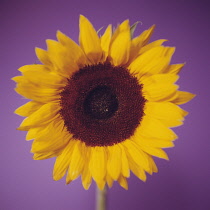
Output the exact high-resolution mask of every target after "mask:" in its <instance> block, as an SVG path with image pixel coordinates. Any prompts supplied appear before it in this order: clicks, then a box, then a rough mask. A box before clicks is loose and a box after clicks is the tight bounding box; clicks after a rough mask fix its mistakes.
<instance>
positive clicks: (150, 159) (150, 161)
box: [148, 155, 158, 173]
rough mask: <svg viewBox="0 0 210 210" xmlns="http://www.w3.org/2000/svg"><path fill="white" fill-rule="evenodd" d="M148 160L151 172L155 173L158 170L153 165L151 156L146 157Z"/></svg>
mask: <svg viewBox="0 0 210 210" xmlns="http://www.w3.org/2000/svg"><path fill="white" fill-rule="evenodd" d="M148 160H149V163H150V168H152V172H154V173H157V172H158V168H157V166H156V164H155V161H154V160H153V158H152V156H150V155H148Z"/></svg>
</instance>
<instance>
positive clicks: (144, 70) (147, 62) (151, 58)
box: [128, 46, 175, 77]
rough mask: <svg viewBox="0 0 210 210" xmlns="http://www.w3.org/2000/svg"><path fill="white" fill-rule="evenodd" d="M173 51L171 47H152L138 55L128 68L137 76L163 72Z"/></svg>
mask: <svg viewBox="0 0 210 210" xmlns="http://www.w3.org/2000/svg"><path fill="white" fill-rule="evenodd" d="M174 51H175V48H172V47H163V46H158V47H154V48H152V49H150V50H148V51H146V52H145V53H143V54H141V55H140V56H138V57H137V58H136V59H135V60H134V61H133V62H132V63H131V64H130V66H129V67H128V68H129V69H130V71H131V73H135V74H137V75H138V77H142V76H143V75H145V74H149V75H151V74H158V73H161V72H164V71H165V69H166V68H167V66H168V65H169V63H170V60H171V56H172V54H173V52H174Z"/></svg>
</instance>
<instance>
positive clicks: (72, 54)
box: [57, 31, 88, 68]
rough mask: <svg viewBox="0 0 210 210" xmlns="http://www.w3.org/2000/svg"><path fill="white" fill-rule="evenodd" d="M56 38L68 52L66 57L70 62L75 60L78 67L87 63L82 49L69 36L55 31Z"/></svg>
mask: <svg viewBox="0 0 210 210" xmlns="http://www.w3.org/2000/svg"><path fill="white" fill-rule="evenodd" d="M57 39H58V41H59V42H60V43H61V44H62V45H63V46H65V49H66V51H67V52H68V53H67V54H68V56H69V57H68V59H69V60H70V61H71V62H75V63H76V64H77V65H78V66H79V67H80V68H82V67H83V66H85V65H86V64H88V62H87V58H86V56H85V54H84V52H83V50H82V49H81V47H80V46H79V45H78V44H76V43H75V42H74V41H73V40H72V39H71V38H69V37H68V36H66V35H65V34H63V33H62V32H60V31H57Z"/></svg>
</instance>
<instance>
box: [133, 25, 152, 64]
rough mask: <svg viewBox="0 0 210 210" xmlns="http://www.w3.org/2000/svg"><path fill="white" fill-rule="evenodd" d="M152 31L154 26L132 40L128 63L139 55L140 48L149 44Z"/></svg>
mask: <svg viewBox="0 0 210 210" xmlns="http://www.w3.org/2000/svg"><path fill="white" fill-rule="evenodd" d="M154 29H155V25H153V26H151V27H150V28H149V29H148V30H145V31H144V32H143V33H141V34H140V35H139V36H138V37H136V38H134V39H132V41H131V48H130V59H129V61H130V62H131V61H132V60H133V59H135V58H136V57H137V56H138V55H139V53H140V50H141V48H142V47H143V46H144V45H146V44H147V43H148V42H149V40H150V37H151V36H152V34H153V31H154Z"/></svg>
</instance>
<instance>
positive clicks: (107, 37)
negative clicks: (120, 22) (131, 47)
mask: <svg viewBox="0 0 210 210" xmlns="http://www.w3.org/2000/svg"><path fill="white" fill-rule="evenodd" d="M111 37H112V25H109V26H108V27H107V29H106V31H105V32H104V34H103V35H102V37H101V48H102V50H103V52H104V53H103V54H104V55H103V60H104V61H105V60H106V58H107V56H108V53H109V45H110V41H111Z"/></svg>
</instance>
